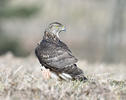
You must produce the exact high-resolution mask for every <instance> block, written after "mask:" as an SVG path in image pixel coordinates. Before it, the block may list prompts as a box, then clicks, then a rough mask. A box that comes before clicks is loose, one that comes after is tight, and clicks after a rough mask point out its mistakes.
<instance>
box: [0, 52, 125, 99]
mask: <svg viewBox="0 0 126 100" xmlns="http://www.w3.org/2000/svg"><path fill="white" fill-rule="evenodd" d="M78 65H79V66H81V67H82V68H83V70H85V74H86V76H87V77H88V78H89V81H88V82H86V83H81V82H76V81H73V82H72V81H70V82H64V81H56V80H54V79H50V80H44V79H43V78H42V77H41V76H42V75H41V74H42V73H41V71H40V67H39V66H40V64H39V63H38V60H37V59H36V58H35V57H34V56H30V57H28V58H16V57H14V56H12V55H11V54H7V55H5V56H2V57H0V100H68V99H70V100H125V99H126V77H125V76H126V68H125V66H124V65H123V64H118V65H105V64H94V65H90V64H87V63H86V62H84V61H80V62H79V63H78ZM83 66H84V67H83Z"/></svg>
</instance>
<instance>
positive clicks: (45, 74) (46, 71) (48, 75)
mask: <svg viewBox="0 0 126 100" xmlns="http://www.w3.org/2000/svg"><path fill="white" fill-rule="evenodd" d="M42 76H43V77H44V79H46V80H47V79H50V78H51V73H50V70H49V69H43V70H42Z"/></svg>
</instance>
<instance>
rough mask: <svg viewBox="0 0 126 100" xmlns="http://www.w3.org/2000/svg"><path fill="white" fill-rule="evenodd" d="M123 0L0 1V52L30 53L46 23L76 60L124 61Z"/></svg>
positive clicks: (125, 21)
mask: <svg viewBox="0 0 126 100" xmlns="http://www.w3.org/2000/svg"><path fill="white" fill-rule="evenodd" d="M125 5H126V0H76V1H74V0H0V55H4V54H6V53H7V52H12V53H13V54H14V55H15V56H18V57H26V56H29V55H34V49H35V47H36V46H37V43H39V42H40V40H41V39H42V37H43V33H44V30H45V28H46V27H47V26H48V24H49V23H51V22H54V21H57V22H60V23H62V24H64V25H65V26H66V28H67V31H66V32H63V33H61V34H60V37H61V40H62V41H64V42H65V43H66V44H67V45H68V46H69V47H70V49H71V51H72V52H73V55H75V56H76V57H77V58H78V59H83V60H86V61H87V62H90V63H95V62H99V63H125V62H126V34H125V33H126V12H125V10H126V6H125Z"/></svg>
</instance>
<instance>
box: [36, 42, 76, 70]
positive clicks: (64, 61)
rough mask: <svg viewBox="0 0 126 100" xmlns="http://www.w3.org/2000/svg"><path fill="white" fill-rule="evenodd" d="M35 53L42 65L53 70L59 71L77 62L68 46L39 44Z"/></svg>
mask: <svg viewBox="0 0 126 100" xmlns="http://www.w3.org/2000/svg"><path fill="white" fill-rule="evenodd" d="M35 53H36V56H37V57H38V59H39V61H40V63H41V64H42V65H44V66H45V67H47V68H49V69H51V70H54V71H61V70H62V69H64V68H65V67H68V66H70V65H72V64H75V63H76V62H77V59H76V58H75V57H74V56H73V55H72V53H71V52H70V50H69V49H68V47H67V48H66V47H63V46H57V45H54V44H51V45H49V44H48V45H47V44H46V47H44V46H42V45H39V46H38V47H37V48H36V50H35Z"/></svg>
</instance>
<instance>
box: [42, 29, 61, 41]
mask: <svg viewBox="0 0 126 100" xmlns="http://www.w3.org/2000/svg"><path fill="white" fill-rule="evenodd" d="M43 39H44V40H49V41H52V42H59V38H58V37H57V36H56V35H55V34H52V33H49V32H47V31H45V32H44V36H43Z"/></svg>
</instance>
